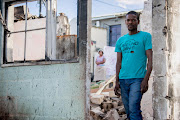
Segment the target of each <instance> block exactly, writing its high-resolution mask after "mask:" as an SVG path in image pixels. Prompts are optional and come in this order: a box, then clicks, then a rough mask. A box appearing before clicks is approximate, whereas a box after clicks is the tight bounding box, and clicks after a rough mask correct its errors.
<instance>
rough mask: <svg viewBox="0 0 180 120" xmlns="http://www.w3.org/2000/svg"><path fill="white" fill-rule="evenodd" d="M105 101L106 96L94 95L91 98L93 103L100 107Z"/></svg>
mask: <svg viewBox="0 0 180 120" xmlns="http://www.w3.org/2000/svg"><path fill="white" fill-rule="evenodd" d="M103 99H104V95H96V94H94V95H92V96H91V98H90V100H91V102H92V103H94V104H98V105H100V104H101V103H102V102H103Z"/></svg>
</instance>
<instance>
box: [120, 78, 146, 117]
mask: <svg viewBox="0 0 180 120" xmlns="http://www.w3.org/2000/svg"><path fill="white" fill-rule="evenodd" d="M142 80H143V78H135V79H119V82H120V88H121V97H122V101H123V104H124V107H125V110H126V114H127V117H128V118H129V120H142V115H141V112H142V111H141V110H140V109H141V106H140V104H141V98H142V94H141V82H142Z"/></svg>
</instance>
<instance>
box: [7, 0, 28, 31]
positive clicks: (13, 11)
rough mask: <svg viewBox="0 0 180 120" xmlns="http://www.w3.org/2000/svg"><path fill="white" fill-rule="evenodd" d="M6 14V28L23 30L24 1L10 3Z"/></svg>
mask: <svg viewBox="0 0 180 120" xmlns="http://www.w3.org/2000/svg"><path fill="white" fill-rule="evenodd" d="M6 14H7V25H8V29H9V30H10V31H11V32H16V31H25V14H26V3H19V4H12V5H10V6H9V7H8V11H7V13H6Z"/></svg>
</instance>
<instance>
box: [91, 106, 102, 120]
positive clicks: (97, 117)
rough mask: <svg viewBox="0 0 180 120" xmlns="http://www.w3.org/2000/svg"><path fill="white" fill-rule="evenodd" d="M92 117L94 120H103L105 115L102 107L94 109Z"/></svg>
mask: <svg viewBox="0 0 180 120" xmlns="http://www.w3.org/2000/svg"><path fill="white" fill-rule="evenodd" d="M90 115H91V117H92V118H93V119H94V120H102V118H103V117H104V113H103V112H102V111H101V108H100V107H97V108H94V109H92V110H91V111H90Z"/></svg>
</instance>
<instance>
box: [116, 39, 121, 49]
mask: <svg viewBox="0 0 180 120" xmlns="http://www.w3.org/2000/svg"><path fill="white" fill-rule="evenodd" d="M115 52H122V51H121V46H120V39H118V41H117V42H116V47H115Z"/></svg>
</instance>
